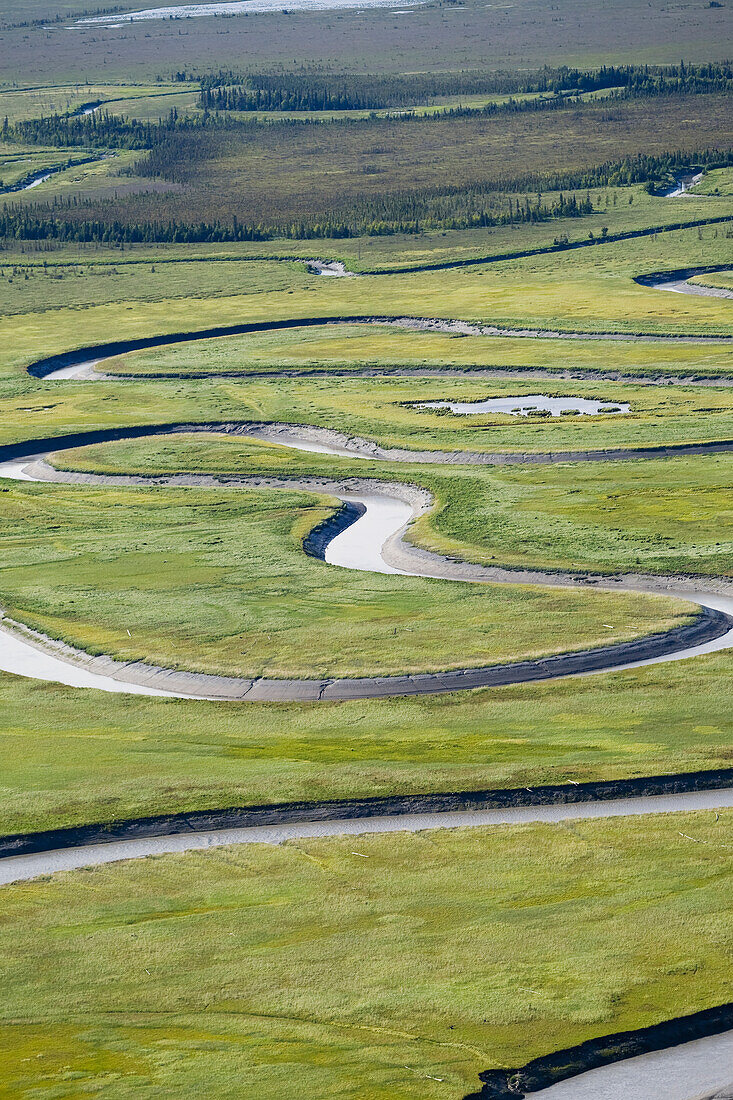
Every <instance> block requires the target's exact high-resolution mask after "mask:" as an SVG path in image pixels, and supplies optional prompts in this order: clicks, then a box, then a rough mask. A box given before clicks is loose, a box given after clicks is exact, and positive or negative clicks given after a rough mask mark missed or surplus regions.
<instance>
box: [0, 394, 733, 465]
mask: <svg viewBox="0 0 733 1100" xmlns="http://www.w3.org/2000/svg"><path fill="white" fill-rule="evenodd" d="M63 386H64V389H63V390H61V388H60V385H59V384H58V383H57V384H55V385H54V387H53V389H52V388H51V383H46V384H45V385H43V386H42V387H39V392H38V394H36V395H29V394H27V393H26V394H24V395H23V396H22V397H18V398H17V399H16V400H15V401H12V402H11V401H8V402H7V403H6V404H5V408H4V416H3V417H2V418H0V424H2V421H3V420H4V421H5V425H7V428H6V432H7V431H10V430H14V431H15V438H19V437H20V438H23V436H19V432H18V427H17V422H18V420H19V419H20V420H21V422H22V423H23V425H24V427H25V432H24V436H25V437H32V435H33V430H34V426H35V427H37V428H42V427H43V426H44V423H45V424H46V426H48V418H49V413H50V414H51V415H52V417H53V420H52V423H54V424H58V427H57V429H56V430H60V429H61V421H62V418H63V415H64V411H65V412H66V413H67V415H68V414H71V413H72V412H73V411H74V410H75V409H76V410H77V416H78V415H79V413H78V409H80V408H84V409H85V410H86V413H85V418H86V419H87V423H88V426H90V427H92V426H96V424H95V422H94V419H93V418H94V410H95V409H98V410H99V422H100V424H103V423H109V422H110V418H111V417H112V416H113V415H114V413H115V410H117V415H118V416H119V418H120V422H122V423H125V422H127V423H134V424H140V423H146V422H150V420H151V419H152V420H153V421H154V422H155V421H156V420H157V421H159V422H160V421H163V422H165V421H167V420H168V419H169V415H170V414H171V413H172V414H173V416H174V417H175V413H176V412H178V415H179V417H180V418H181V419H186V418H187V417H190V418H193V419H196V420H205V419H207V418H209V419H217V418H224V419H227V418H231V417H234V416H236V417H237V418H238V419H240V420H249V421H261V420H263V421H284V422H287V423H295V424H307V425H309V424H313V425H318V426H321V427H324V428H332V429H335V430H339V431H342V432H346V433H347V434H350V435H357V436H361V437H362V438H366V439H374V440H377V441H378V442H380V443H383V444H385V445H387V446H397V447H406V448H409V449H410V450H414V451H420V450H422V449H424V448H434V449H436V450H438V451H445V452H451V451H456V450H468V451H477V452H479V451H488V452H490V453H494V452H520V453H531V452H537V451H539V452H547V451H557V450H569V451H580V450H583V449H585V448H599V447H600V448H603V447H616V446H618V447H633V446H640V445H651V444H662V443H681V442H697V441H700V440H719V439H731V438H732V437H733V413H732V408H731V406H732V403H733V393H732V392H731V390H730V389H729V388H723V387H720V388H719V389H718V388H713V387H712V386H709V387H705V388H703V387H700V388H699V389H697V390H695V389H694V388H693V387H684V388H682V387H679V388H677V387H675V388H674V389H671V388H669V389H667V388H665V387H661V386H654V387H652V386H647V387H642V386H634V385H631V384H626V385H623V384H620V383H616V382H586V381H576V380H572V381H562V382H556V381H554V380H548V379H531V380H529V381H527V380H525V379H517V378H512V379H493V378H491V379H487V380H484V381H468V380H463V379H452V378H445V379H443V378H441V379H422V378H412V379H409V380H408V379H405V380H400V379H394V378H376V379H373V378H348V377H347V378H339V379H331V378H311V379H300V378H297V379H291V378H283V379H277V378H267V379H251V380H248V381H240V380H230V379H219V380H216V381H206V382H204V381H201V380H195V379H193V380H189V381H186V382H171V381H169V382H167V383H164V382H144V381H139V382H136V383H135V384H134V386H133V384H132V383H129V382H125V383H123V382H117V383H114V382H109V381H108V382H104V383H96V382H95V383H92V384H90V383H86V392H82V393H81V394H79V386H80V384H77V385H76V386H74V387H69V389H68V391H67V387H68V386H69V383H63ZM146 387H147V390H146ZM89 390H92V391H93V392H92V393H89V392H88V391H89ZM166 390H167V391H168V392H166ZM171 391H172V392H171ZM67 393H68V397H67ZM138 393H142V394H143V396H144V398H145V397H146V398H147V399H146V400H143V402H141V405H140V406H139V407H138V406H136V404H134V402H135V399H136V398H137V395H138ZM538 393H540V394H547V393H551V394H559V395H569V396H582V397H585V398H598V399H601V400H603V401H604V402H609V403H610V406H611V407H614V403H615V402H618V401H622V402H623V401H625V402H628V403H630V405H631V411H630V412H628V413H604V414H598V415H591V416H586V415H583V416H559V417H519V416H513V415H512V414H511V413H492V414H486V413H482V414H480V415H477V414H468V415H465V416H463V415H459V414H453V413H450V412H449V411H448V412H446V410H444V409H420V408H419V407H417V406H419V405H420V403H422V402H426V401H436V400H437V401H442V400H445V399H446V398H456V399H459V400H465V401H470V402H472V401H477V400H482V399H484V398H488V397H520V396H522V395H526V394H538ZM95 398H96V400H95ZM60 399H61V400H60ZM80 401H81V402H83V405H79V404H78V403H79V402H80ZM128 402H129V404H128ZM21 412H22V413H23V414H24V415H23V416H22V417H19V415H18V414H19V413H21ZM156 413H157V416H156ZM13 416H15V423H13V424H11V423H10V421H11V419H12V418H13ZM123 416H124V419H123ZM5 425H3V426H5ZM44 434H45V433H44ZM6 438H7V435H6Z"/></svg>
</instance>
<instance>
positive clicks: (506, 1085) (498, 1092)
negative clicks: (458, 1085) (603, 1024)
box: [464, 1002, 733, 1100]
mask: <svg viewBox="0 0 733 1100" xmlns="http://www.w3.org/2000/svg"><path fill="white" fill-rule="evenodd" d="M731 1028H733V1003H731V1002H728V1003H727V1004H723V1005H716V1006H715V1007H714V1008H706V1009H703V1011H702V1012H693V1013H692V1014H691V1015H689V1016H678V1017H677V1018H676V1019H673V1020H665V1021H664V1022H663V1023H661V1024H652V1025H651V1027H642V1028H639V1030H638V1031H619V1032H617V1033H616V1034H615V1035H603V1036H601V1037H600V1038H598V1039H589V1040H588V1041H587V1042H585V1043H580V1044H579V1045H578V1046H575V1047H568V1048H567V1049H565V1050H558V1051H556V1052H555V1053H554V1054H546V1055H544V1057H542V1058H535V1059H533V1061H531V1062H528V1063H527V1064H526V1065H525V1066H522V1067H521V1068H520V1069H506V1070H488V1071H487V1072H485V1073H480V1074H479V1077H480V1079H481V1080H482V1081H483V1082H484V1084H483V1088H481V1089H480V1090H479V1091H478V1092H472V1093H471V1094H470V1095H469V1096H466V1097H465V1098H464V1100H520V1098H521V1097H524V1096H525V1095H526V1093H528V1092H529V1093H534V1092H538V1091H539V1090H540V1089H546V1088H549V1087H550V1085H554V1084H556V1083H557V1082H558V1081H566V1080H567V1079H568V1078H569V1077H576V1076H577V1075H578V1074H579V1073H586V1072H587V1071H588V1070H591V1069H597V1068H598V1067H599V1066H607V1065H610V1064H611V1063H612V1062H620V1061H622V1060H624V1059H626V1058H635V1057H636V1056H637V1055H639V1054H649V1053H651V1052H652V1051H655V1050H665V1049H667V1048H668V1047H674V1046H678V1045H679V1044H680V1043H689V1042H692V1041H693V1040H694V1039H704V1038H707V1037H708V1036H709V1035H720V1034H721V1033H722V1032H724V1031H730V1029H731ZM619 1100H621V1098H619Z"/></svg>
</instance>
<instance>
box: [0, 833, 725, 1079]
mask: <svg viewBox="0 0 733 1100" xmlns="http://www.w3.org/2000/svg"><path fill="white" fill-rule="evenodd" d="M730 824H731V814H730V813H729V812H723V813H721V814H720V815H719V816H718V815H715V814H713V813H710V812H708V813H697V814H674V815H658V816H650V817H645V818H644V819H643V820H640V819H631V820H615V821H586V822H577V823H574V824H572V825H565V824H560V825H554V826H553V825H525V826H520V827H517V828H507V827H503V828H493V829H491V828H477V829H469V830H460V829H458V830H446V831H433V832H428V833H422V834H415V835H405V834H402V835H397V836H363V837H344V838H334V839H320V840H317V839H316V840H312V839H309V840H303V841H297V842H290V843H287V844H285V845H283V846H282V847H275V848H273V847H269V846H264V845H263V846H256V847H251V848H244V849H243V848H228V849H222V850H215V851H209V852H206V853H192V854H186V855H178V856H163V857H159V858H156V859H148V860H144V861H141V862H131V863H127V864H118V865H110V866H106V867H101V868H93V869H89V870H85V871H77V872H74V873H66V874H62V875H58V876H56V877H54V878H53V879H51V880H41V881H38V882H32V883H22V884H18V885H15V886H9V887H4V888H3V900H4V903H5V911H6V915H5V918H4V920H3V925H2V931H1V932H0V937H1V942H2V953H1V954H2V958H3V962H2V964H0V965H1V966H2V980H3V990H4V997H3V1007H2V1015H1V1017H0V1018H1V1019H2V1022H3V1023H2V1031H1V1032H0V1034H2V1043H3V1047H4V1057H3V1058H2V1069H0V1082H2V1086H4V1091H5V1093H6V1095H8V1096H20V1095H44V1096H50V1095H53V1096H54V1097H72V1096H78V1095H80V1094H82V1093H84V1094H86V1093H87V1092H94V1093H97V1092H101V1093H103V1094H104V1093H106V1094H109V1095H114V1096H119V1097H128V1096H129V1097H132V1096H139V1095H140V1093H141V1092H147V1091H151V1092H154V1093H155V1094H156V1095H159V1096H166V1097H168V1096H171V1097H172V1096H177V1095H181V1093H182V1092H183V1093H186V1094H190V1093H192V1092H194V1093H202V1094H205V1095H207V1096H211V1097H230V1096H233V1095H236V1096H237V1097H242V1098H247V1100H261V1098H262V1097H274V1096H284V1095H289V1094H291V1093H292V1091H293V1087H295V1090H296V1091H297V1092H298V1094H299V1095H307V1096H318V1097H319V1098H320V1097H323V1098H324V1100H325V1098H328V1097H339V1098H344V1097H348V1098H354V1100H356V1098H357V1097H359V1098H361V1097H365V1096H368V1097H370V1098H372V1097H373V1098H375V1100H426V1098H428V1097H430V1098H436V1100H437V1098H445V1100H448V1098H450V1100H461V1098H462V1097H463V1096H465V1094H466V1093H467V1092H468V1091H473V1090H475V1089H476V1088H478V1087H479V1084H480V1083H479V1077H478V1075H479V1073H480V1072H481V1071H482V1070H487V1069H491V1068H497V1067H510V1066H516V1065H522V1064H524V1062H525V1061H526V1060H527V1059H528V1058H532V1057H536V1056H539V1055H542V1054H545V1053H549V1052H552V1051H554V1050H556V1049H560V1048H563V1047H567V1046H570V1045H574V1044H577V1043H579V1042H582V1041H584V1040H586V1039H589V1038H593V1037H597V1036H601V1035H604V1034H608V1033H609V1032H616V1031H620V1030H627V1029H635V1028H639V1027H643V1026H646V1025H650V1024H654V1023H657V1022H660V1021H662V1020H666V1019H669V1018H670V1017H671V1016H674V1015H677V1014H680V1015H682V1014H686V1013H690V1012H693V1011H696V1010H700V1009H705V1008H708V1007H712V1006H713V1005H716V1004H719V1003H720V1002H721V1001H724V1000H726V998H727V997H728V995H729V983H728V979H729V973H730V951H729V945H730V935H731V915H730V905H729V899H730V882H731V879H730V875H731V851H730V844H729V843H728V842H729V840H730Z"/></svg>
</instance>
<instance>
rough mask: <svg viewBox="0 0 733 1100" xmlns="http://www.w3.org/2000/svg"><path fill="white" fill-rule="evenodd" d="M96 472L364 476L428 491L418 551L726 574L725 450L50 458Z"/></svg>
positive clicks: (237, 448) (240, 448) (253, 444)
mask: <svg viewBox="0 0 733 1100" xmlns="http://www.w3.org/2000/svg"><path fill="white" fill-rule="evenodd" d="M54 462H55V464H56V465H57V466H60V467H65V468H68V469H75V470H85V471H100V472H104V473H118V474H119V473H133V474H136V473H139V474H144V475H147V476H151V475H154V474H159V473H164V474H173V473H185V472H190V471H196V472H201V473H212V474H223V475H226V476H232V475H240V476H241V475H257V476H267V475H268V474H270V475H274V476H285V477H302V476H307V475H311V474H315V475H320V476H326V477H328V476H334V475H336V476H338V475H340V476H357V477H358V476H359V475H368V476H369V477H378V478H383V479H389V480H395V479H399V480H402V481H407V482H413V483H415V482H416V483H418V484H420V485H424V486H427V487H429V488H430V490H431V491H432V493H433V494H434V496H435V498H436V501H437V503H436V507H435V508H434V510H433V511H431V512H430V513H429V514H427V515H425V516H423V517H421V518H420V519H419V520H418V521H417V522H416V523H415V524H414V525H413V527H412V528H411V529H410V532H409V538H410V539H411V540H412V541H413V542H416V543H418V544H419V545H421V546H425V547H427V548H429V549H431V550H435V551H437V552H439V553H443V554H447V555H448V556H450V557H456V558H459V559H462V558H467V559H469V560H472V561H479V562H481V563H482V564H485V565H508V566H510V567H511V568H533V569H551V570H563V569H568V568H572V569H590V570H594V571H600V572H611V573H616V572H624V571H627V572H651V573H694V574H701V575H712V576H723V575H728V574H730V573H731V571H733V510H732V509H731V500H733V485H732V484H731V479H732V477H733V464H732V463H731V459H730V456H729V455H727V454H718V455H695V456H684V457H676V458H665V459H655V460H637V461H623V462H620V461H617V462H602V463H564V464H559V465H553V466H532V465H527V466H497V467H491V468H489V469H481V468H479V469H477V468H475V467H474V468H469V467H458V468H456V467H449V468H447V469H446V468H445V467H444V468H443V469H441V468H439V467H438V468H436V467H435V466H432V467H430V466H418V465H414V466H402V465H397V464H394V463H384V462H382V463H379V462H363V461H361V460H348V459H334V458H331V457H328V456H325V455H310V454H303V453H300V452H297V451H293V450H289V449H287V448H284V447H281V446H276V445H272V444H265V443H261V442H259V441H256V440H242V439H240V438H236V437H234V438H233V437H231V436H227V437H221V436H219V437H209V438H206V437H203V438H202V437H200V436H198V437H196V436H177V437H169V438H167V439H160V438H158V439H148V440H139V441H134V442H123V443H107V444H100V445H97V446H94V447H87V448H80V449H77V450H73V451H67V452H64V453H62V454H59V455H56V456H55V459H54Z"/></svg>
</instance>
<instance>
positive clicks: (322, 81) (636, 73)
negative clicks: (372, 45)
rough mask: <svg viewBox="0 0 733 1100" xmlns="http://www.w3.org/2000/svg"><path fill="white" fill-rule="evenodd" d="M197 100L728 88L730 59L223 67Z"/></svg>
mask: <svg viewBox="0 0 733 1100" xmlns="http://www.w3.org/2000/svg"><path fill="white" fill-rule="evenodd" d="M200 84H201V95H200V98H199V106H201V107H203V108H204V109H205V110H211V111H343V110H378V109H385V108H409V107H412V106H427V105H431V104H433V103H435V102H436V100H439V99H446V98H448V97H456V96H458V97H460V96H464V95H466V96H470V95H496V94H500V95H520V94H521V95H528V94H532V93H537V94H541V93H550V94H553V95H561V94H581V93H584V92H593V91H601V90H608V89H611V88H614V89H618V90H619V91H623V92H624V93H625V94H627V95H664V94H670V93H673V92H677V93H680V92H682V93H695V92H710V91H729V90H730V89H731V87H733V69H732V68H731V66H730V65H729V64H727V63H719V64H714V63H710V64H703V65H686V64H685V63H684V62H682V63H681V64H680V65H667V66H650V65H604V66H602V67H601V68H600V69H594V70H590V71H586V70H580V69H571V68H568V67H565V66H563V67H561V68H549V67H546V68H543V69H540V70H536V71H535V72H531V73H524V74H522V73H507V72H498V73H490V74H486V73H457V74H456V73H436V74H430V73H420V74H416V75H414V76H409V77H408V76H372V75H361V74H360V75H353V74H341V75H339V74H330V73H317V74H313V73H273V74H268V73H254V74H250V75H242V74H237V73H234V72H231V71H222V72H218V73H211V74H207V75H205V76H203V77H202V78H201V81H200Z"/></svg>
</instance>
